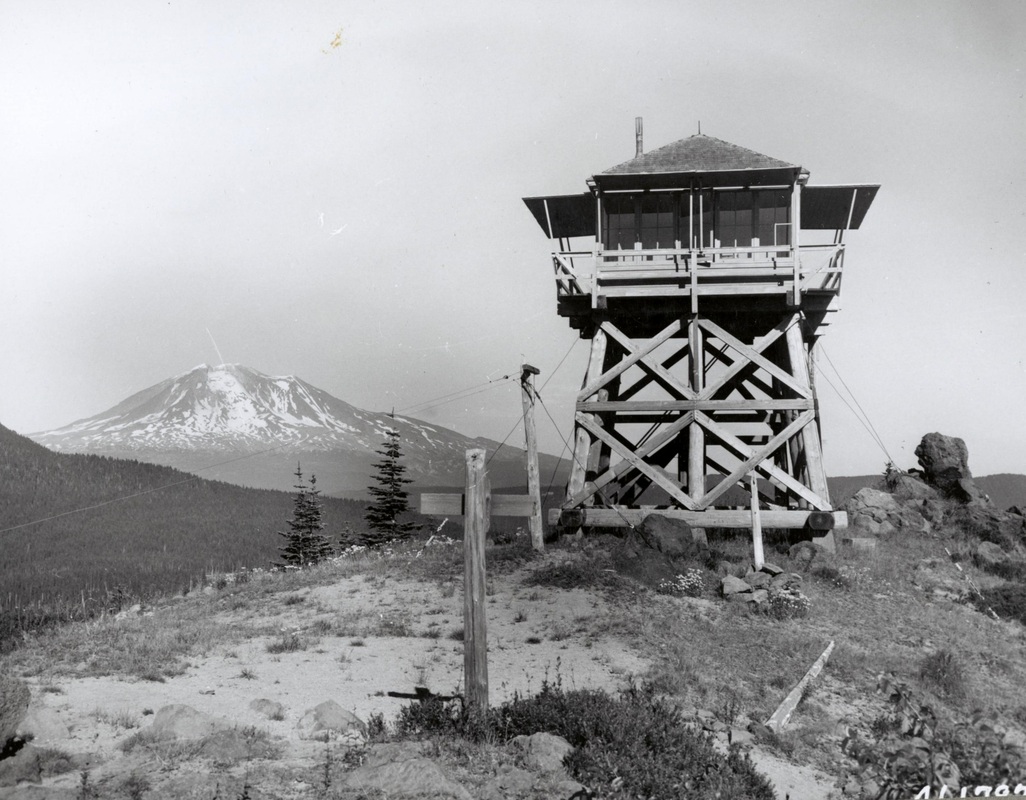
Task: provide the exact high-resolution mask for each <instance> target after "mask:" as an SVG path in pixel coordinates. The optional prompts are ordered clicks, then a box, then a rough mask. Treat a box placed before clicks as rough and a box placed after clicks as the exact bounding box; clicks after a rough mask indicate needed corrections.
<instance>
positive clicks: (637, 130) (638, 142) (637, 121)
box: [634, 117, 645, 158]
mask: <svg viewBox="0 0 1026 800" xmlns="http://www.w3.org/2000/svg"><path fill="white" fill-rule="evenodd" d="M644 152H645V147H644V143H643V141H642V130H641V117H635V118H634V157H635V158H637V157H638V156H640V155H641V154H642V153H644Z"/></svg>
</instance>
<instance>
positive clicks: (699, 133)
mask: <svg viewBox="0 0 1026 800" xmlns="http://www.w3.org/2000/svg"><path fill="white" fill-rule="evenodd" d="M698 135H699V136H701V135H702V120H698Z"/></svg>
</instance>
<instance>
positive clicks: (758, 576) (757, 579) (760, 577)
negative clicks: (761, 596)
mask: <svg viewBox="0 0 1026 800" xmlns="http://www.w3.org/2000/svg"><path fill="white" fill-rule="evenodd" d="M772 580H773V578H772V577H771V576H770V575H769V574H767V573H765V572H749V573H748V574H747V575H745V583H747V584H748V585H749V586H751V587H752V588H753V589H765V588H767V587H768V586H769V585H770V581H772Z"/></svg>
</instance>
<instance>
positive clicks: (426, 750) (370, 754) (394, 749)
mask: <svg viewBox="0 0 1026 800" xmlns="http://www.w3.org/2000/svg"><path fill="white" fill-rule="evenodd" d="M430 752H431V743H430V742H381V743H378V744H373V745H371V746H370V747H369V748H368V749H367V753H366V755H365V756H364V759H363V766H365V767H381V766H384V765H385V764H388V763H390V762H393V761H409V760H410V759H411V758H423V757H425V756H427V755H428V754H430Z"/></svg>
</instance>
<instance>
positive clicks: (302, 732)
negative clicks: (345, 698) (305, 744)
mask: <svg viewBox="0 0 1026 800" xmlns="http://www.w3.org/2000/svg"><path fill="white" fill-rule="evenodd" d="M296 728H297V729H298V730H299V738H300V739H314V740H316V741H320V742H326V741H329V740H331V739H336V738H340V737H346V736H348V735H350V734H357V735H359V736H360V737H361V738H362V739H363V740H366V738H367V725H366V723H365V722H364V721H363V720H361V719H360V718H359V717H357V716H356V715H355V714H353V713H352V712H349V711H346V710H345V709H344V708H342V706H340V705H339V704H338V703H336V702H335V701H334V700H326V701H325V702H323V703H321V704H320V705H317V706H314V707H313V708H310V709H307V711H306V713H305V714H303V716H302V717H301V718H300V720H299V722H297V723H296Z"/></svg>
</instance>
